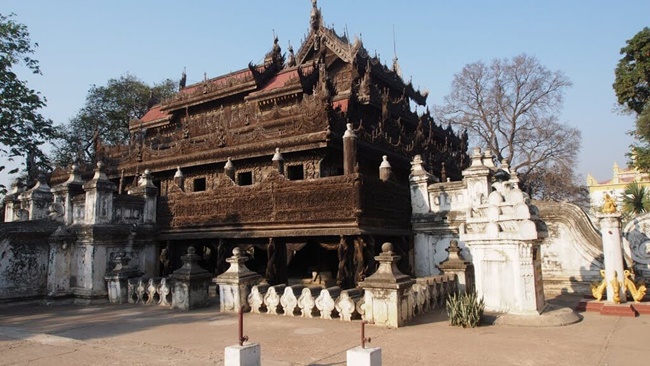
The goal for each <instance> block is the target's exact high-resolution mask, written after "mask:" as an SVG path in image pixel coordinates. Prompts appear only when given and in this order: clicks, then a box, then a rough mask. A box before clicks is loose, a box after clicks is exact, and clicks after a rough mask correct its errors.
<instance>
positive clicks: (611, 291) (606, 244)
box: [598, 213, 626, 303]
mask: <svg viewBox="0 0 650 366" xmlns="http://www.w3.org/2000/svg"><path fill="white" fill-rule="evenodd" d="M598 219H599V221H600V230H601V233H602V236H603V255H604V257H605V260H604V262H605V282H606V283H607V302H610V303H624V302H626V295H625V285H624V284H625V273H624V269H623V247H622V240H621V214H620V213H612V214H601V215H599V216H598ZM615 279H616V281H618V284H616V282H615V281H614V280H615ZM615 284H616V286H614V285H615ZM615 287H617V288H616V289H615Z"/></svg>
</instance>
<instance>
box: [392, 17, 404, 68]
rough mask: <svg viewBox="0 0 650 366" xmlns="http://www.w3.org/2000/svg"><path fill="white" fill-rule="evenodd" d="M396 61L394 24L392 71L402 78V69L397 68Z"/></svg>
mask: <svg viewBox="0 0 650 366" xmlns="http://www.w3.org/2000/svg"><path fill="white" fill-rule="evenodd" d="M397 60H398V58H397V42H395V24H393V71H394V72H395V73H396V74H397V75H398V76H399V77H402V69H401V68H400V67H399V63H398V62H397Z"/></svg>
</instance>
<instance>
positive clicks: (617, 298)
mask: <svg viewBox="0 0 650 366" xmlns="http://www.w3.org/2000/svg"><path fill="white" fill-rule="evenodd" d="M609 282H610V283H611V284H612V292H613V293H614V296H612V297H613V299H612V301H614V304H620V303H621V285H622V283H621V281H619V280H618V272H616V271H614V278H613V279H612V280H611V281H609Z"/></svg>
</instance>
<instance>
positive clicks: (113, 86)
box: [53, 74, 176, 166]
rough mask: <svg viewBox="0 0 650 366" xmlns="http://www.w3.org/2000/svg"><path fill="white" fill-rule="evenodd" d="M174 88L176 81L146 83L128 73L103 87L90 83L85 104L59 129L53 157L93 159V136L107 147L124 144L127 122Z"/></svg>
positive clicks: (63, 162)
mask: <svg viewBox="0 0 650 366" xmlns="http://www.w3.org/2000/svg"><path fill="white" fill-rule="evenodd" d="M175 91H176V84H175V83H174V82H173V81H172V80H170V79H167V80H164V81H163V82H161V83H159V84H155V85H153V86H149V85H147V84H145V83H144V82H142V81H141V80H139V79H138V78H137V77H135V76H133V75H130V74H126V75H123V76H120V77H119V78H118V79H110V80H108V82H107V84H106V86H96V85H93V86H91V87H90V89H89V90H88V95H87V96H86V103H85V105H84V107H83V108H82V109H81V110H80V111H79V112H78V113H77V114H76V115H75V116H74V117H72V118H71V119H70V121H69V122H68V123H67V124H65V125H62V126H60V127H59V128H58V140H57V142H56V143H55V149H54V154H53V156H54V158H53V159H54V160H55V162H56V163H57V165H59V166H67V165H70V164H71V163H73V162H74V161H75V160H82V161H85V162H92V161H93V160H95V155H94V154H95V151H94V146H93V140H94V139H95V137H99V139H100V140H101V143H102V144H104V145H107V146H115V145H119V144H123V143H126V142H127V141H128V139H129V122H130V121H131V120H133V119H135V118H140V117H142V116H143V115H144V114H145V113H146V112H147V110H148V109H149V107H150V106H151V105H152V104H154V103H156V102H159V101H160V100H162V99H164V98H168V97H170V96H171V95H173V94H174V92H175Z"/></svg>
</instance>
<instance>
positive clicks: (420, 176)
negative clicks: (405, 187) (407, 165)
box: [409, 155, 434, 215]
mask: <svg viewBox="0 0 650 366" xmlns="http://www.w3.org/2000/svg"><path fill="white" fill-rule="evenodd" d="M423 163H424V162H423V161H422V156H420V155H415V158H413V161H412V162H411V175H410V176H409V181H410V189H411V206H412V209H413V214H414V215H418V214H426V213H428V212H429V211H431V203H430V202H429V191H428V187H429V184H430V183H432V182H434V178H433V176H431V174H429V173H428V172H427V171H426V170H425V169H424V166H423V165H422V164H423Z"/></svg>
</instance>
